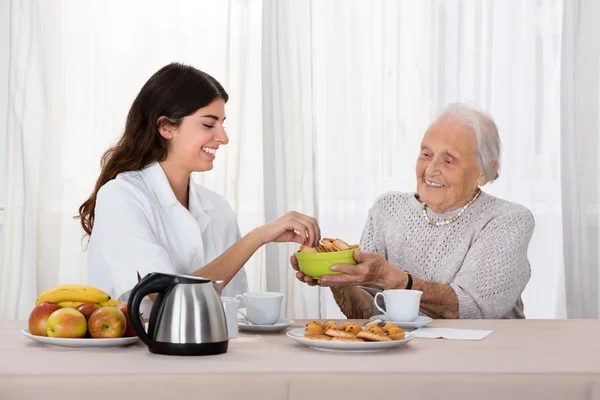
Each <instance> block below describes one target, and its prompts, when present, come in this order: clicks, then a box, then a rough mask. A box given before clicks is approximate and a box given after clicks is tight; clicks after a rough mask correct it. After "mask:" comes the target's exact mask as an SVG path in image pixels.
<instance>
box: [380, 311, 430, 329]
mask: <svg viewBox="0 0 600 400" xmlns="http://www.w3.org/2000/svg"><path fill="white" fill-rule="evenodd" d="M374 320H381V321H383V322H392V323H394V324H396V325H398V328H402V329H417V328H422V327H424V326H425V325H427V324H428V323H430V322H431V321H433V319H431V318H429V317H428V316H427V315H419V316H418V317H417V319H415V320H414V321H411V322H406V321H404V322H402V321H391V320H389V319H388V317H386V316H385V315H383V314H380V315H373V316H372V317H371V321H374Z"/></svg>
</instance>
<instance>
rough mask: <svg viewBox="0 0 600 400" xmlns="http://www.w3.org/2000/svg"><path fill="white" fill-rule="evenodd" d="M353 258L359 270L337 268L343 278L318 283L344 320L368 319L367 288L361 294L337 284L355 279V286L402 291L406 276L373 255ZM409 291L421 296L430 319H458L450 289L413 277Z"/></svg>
mask: <svg viewBox="0 0 600 400" xmlns="http://www.w3.org/2000/svg"><path fill="white" fill-rule="evenodd" d="M355 258H356V261H358V262H359V266H358V267H356V266H351V267H349V269H348V270H347V271H346V270H345V269H344V268H345V267H344V266H340V268H341V269H344V271H343V272H345V273H346V274H345V275H344V278H342V277H341V276H339V275H331V276H326V277H323V278H321V280H320V283H321V285H323V286H332V288H331V291H332V293H333V297H334V299H335V301H336V303H337V304H338V306H339V307H340V310H341V311H342V313H344V315H345V316H346V317H347V318H370V317H371V316H372V315H373V295H372V294H371V293H370V291H369V288H368V287H366V288H365V289H364V290H363V289H361V288H360V287H359V286H335V285H336V283H337V282H336V281H338V280H341V279H344V281H345V282H347V279H348V278H350V277H353V276H354V277H356V280H357V282H359V281H371V282H373V283H374V284H375V285H376V286H377V287H380V288H382V289H404V288H406V285H407V284H408V275H407V273H406V272H404V271H402V270H401V269H398V268H395V267H394V266H392V265H391V264H390V263H388V262H387V261H386V260H384V259H383V258H382V257H381V256H380V255H378V254H376V253H365V252H357V254H356V256H355ZM334 269H335V268H334ZM384 271H385V272H384ZM345 285H348V283H345ZM412 288H413V289H414V290H421V291H422V292H423V295H422V296H421V312H423V313H425V314H427V315H429V316H431V317H433V318H458V315H459V313H458V298H457V296H456V293H455V292H454V290H453V289H452V287H450V285H446V284H441V283H436V282H431V281H424V280H422V279H419V278H417V277H414V276H413V285H412ZM376 291H377V290H374V291H373V293H374V292H376Z"/></svg>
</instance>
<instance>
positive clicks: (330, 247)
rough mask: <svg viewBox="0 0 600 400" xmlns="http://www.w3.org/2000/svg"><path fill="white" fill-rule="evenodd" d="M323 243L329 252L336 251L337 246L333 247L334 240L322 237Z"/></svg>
mask: <svg viewBox="0 0 600 400" xmlns="http://www.w3.org/2000/svg"><path fill="white" fill-rule="evenodd" d="M321 244H322V245H323V247H325V250H327V251H328V252H329V251H335V247H333V243H332V241H330V240H328V239H322V240H321Z"/></svg>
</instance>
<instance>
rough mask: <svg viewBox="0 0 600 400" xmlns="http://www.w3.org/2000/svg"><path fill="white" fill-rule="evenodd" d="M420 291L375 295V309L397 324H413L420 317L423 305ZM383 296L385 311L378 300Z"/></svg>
mask: <svg viewBox="0 0 600 400" xmlns="http://www.w3.org/2000/svg"><path fill="white" fill-rule="evenodd" d="M422 294H423V292H421V291H420V290H407V289H394V290H384V291H383V292H379V293H377V294H376V295H375V307H377V309H378V310H379V311H381V312H382V313H383V314H384V315H385V316H386V317H387V319H388V320H390V321H395V322H412V321H414V320H416V319H417V317H418V316H419V306H420V305H421V295H422ZM379 296H383V299H384V301H385V308H386V309H385V310H384V309H382V308H381V307H379V304H377V298H378V297H379Z"/></svg>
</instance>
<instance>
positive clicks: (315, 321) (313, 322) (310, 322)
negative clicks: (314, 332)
mask: <svg viewBox="0 0 600 400" xmlns="http://www.w3.org/2000/svg"><path fill="white" fill-rule="evenodd" d="M309 324H315V325H319V326H323V324H322V323H321V321H317V320H316V319H312V320H310V321H308V322H307V323H306V325H309Z"/></svg>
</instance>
